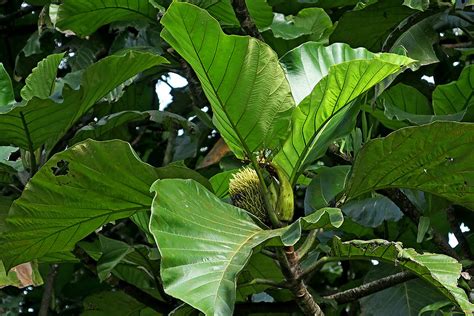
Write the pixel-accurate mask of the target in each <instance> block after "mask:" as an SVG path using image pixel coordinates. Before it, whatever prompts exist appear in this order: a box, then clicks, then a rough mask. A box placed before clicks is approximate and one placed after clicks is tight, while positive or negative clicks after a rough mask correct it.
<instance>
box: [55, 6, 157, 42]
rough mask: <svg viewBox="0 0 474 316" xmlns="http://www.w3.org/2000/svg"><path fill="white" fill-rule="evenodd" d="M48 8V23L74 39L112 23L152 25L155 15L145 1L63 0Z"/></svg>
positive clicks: (152, 7) (153, 10) (154, 9)
mask: <svg viewBox="0 0 474 316" xmlns="http://www.w3.org/2000/svg"><path fill="white" fill-rule="evenodd" d="M49 8H50V9H49V10H50V17H51V20H52V21H53V23H54V24H55V26H56V27H57V28H58V29H60V30H62V31H64V32H66V33H70V32H72V33H74V34H76V35H78V36H87V35H90V34H92V33H94V32H95V31H96V30H97V29H98V28H99V27H101V26H103V25H106V24H109V23H112V22H118V21H137V20H141V21H146V22H150V23H155V22H156V20H157V16H158V12H159V11H158V10H157V9H156V8H155V7H154V6H153V5H152V4H150V3H149V1H148V0H135V1H127V0H102V1H89V0H65V1H63V3H62V4H60V5H50V7H49Z"/></svg>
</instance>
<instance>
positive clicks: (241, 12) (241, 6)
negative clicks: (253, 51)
mask: <svg viewBox="0 0 474 316" xmlns="http://www.w3.org/2000/svg"><path fill="white" fill-rule="evenodd" d="M232 7H233V8H234V12H235V15H236V16H237V19H238V20H239V22H240V26H241V27H242V29H243V30H244V31H245V33H247V34H248V35H250V36H252V37H255V38H256V39H259V40H261V41H262V42H263V41H264V39H263V37H262V35H261V34H260V32H259V31H258V29H257V26H256V25H255V23H253V21H252V18H250V14H249V11H248V10H247V5H246V3H245V0H232Z"/></svg>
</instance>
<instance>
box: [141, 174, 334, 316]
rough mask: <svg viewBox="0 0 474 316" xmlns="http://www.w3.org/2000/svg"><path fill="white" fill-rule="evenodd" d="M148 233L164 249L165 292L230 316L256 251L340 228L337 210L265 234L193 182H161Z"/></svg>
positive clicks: (155, 188)
mask: <svg viewBox="0 0 474 316" xmlns="http://www.w3.org/2000/svg"><path fill="white" fill-rule="evenodd" d="M152 191H154V192H156V196H155V199H154V200H153V205H152V218H151V221H150V231H151V232H152V234H153V235H154V237H155V240H156V243H157V245H158V249H159V250H160V253H161V256H162V261H161V277H162V279H163V285H164V289H165V291H166V292H167V293H168V294H170V295H172V296H174V297H177V298H179V299H181V300H183V301H184V302H186V303H188V304H189V305H191V306H193V307H195V308H197V309H199V310H200V311H202V312H203V313H205V314H207V315H215V314H219V315H231V314H232V311H233V309H234V302H235V297H236V280H237V275H238V274H239V272H240V271H241V270H242V269H243V268H244V266H245V265H246V263H247V262H248V260H249V258H250V256H251V254H252V251H253V248H255V247H256V246H258V245H260V244H262V243H263V242H265V241H267V240H269V239H272V238H275V241H274V242H275V243H276V244H280V245H281V244H285V245H293V244H295V243H296V242H297V241H298V240H299V238H300V237H301V231H302V230H303V229H316V228H318V227H331V226H333V227H339V226H340V225H341V224H342V214H341V211H340V210H339V209H332V208H325V209H321V210H319V211H317V212H315V213H313V214H311V215H309V216H307V217H303V218H301V219H299V220H298V221H296V222H295V223H293V224H292V225H290V226H287V227H284V228H281V229H277V230H263V229H262V228H260V227H259V226H258V225H257V224H255V223H254V221H253V220H252V217H251V216H250V215H249V214H248V213H247V212H246V211H244V210H242V209H239V208H237V207H235V206H232V205H230V204H226V203H224V202H222V201H221V200H220V199H219V198H218V197H216V196H215V195H213V194H212V193H211V192H209V191H207V190H206V189H205V188H204V187H203V186H201V185H200V184H198V183H196V182H194V181H192V180H176V179H168V180H159V181H156V182H155V183H154V184H153V186H152Z"/></svg>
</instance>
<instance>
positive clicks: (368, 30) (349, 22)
mask: <svg viewBox="0 0 474 316" xmlns="http://www.w3.org/2000/svg"><path fill="white" fill-rule="evenodd" d="M415 12H416V11H415V10H412V9H410V8H408V7H405V6H402V5H401V0H383V1H378V2H376V3H374V4H371V5H369V6H367V7H366V8H364V9H362V10H356V11H349V12H346V13H344V14H343V16H342V17H341V18H340V19H339V22H338V23H337V26H336V29H335V30H334V32H333V33H332V34H331V37H330V40H331V42H332V43H334V42H343V43H347V44H349V45H350V46H352V47H359V46H362V47H365V48H367V49H369V50H371V51H374V52H378V51H381V49H382V45H383V43H384V41H385V39H386V38H387V36H388V35H389V34H390V32H391V31H392V29H393V28H395V27H396V26H397V25H398V24H399V23H400V22H402V21H403V20H404V19H405V18H406V17H408V16H409V15H411V14H413V13H415ZM369 34H370V36H369Z"/></svg>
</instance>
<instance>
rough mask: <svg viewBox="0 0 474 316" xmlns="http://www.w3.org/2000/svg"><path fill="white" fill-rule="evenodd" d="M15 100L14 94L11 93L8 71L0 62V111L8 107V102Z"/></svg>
mask: <svg viewBox="0 0 474 316" xmlns="http://www.w3.org/2000/svg"><path fill="white" fill-rule="evenodd" d="M13 102H15V95H14V93H13V87H12V81H11V79H10V76H9V75H8V72H7V71H6V70H5V67H3V64H2V63H0V112H2V111H4V109H8V108H9V106H8V105H9V104H10V103H13Z"/></svg>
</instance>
